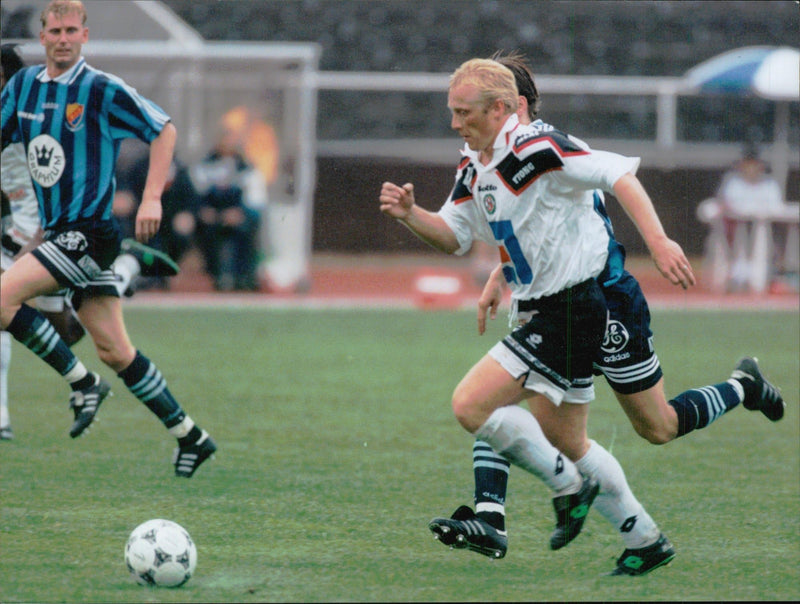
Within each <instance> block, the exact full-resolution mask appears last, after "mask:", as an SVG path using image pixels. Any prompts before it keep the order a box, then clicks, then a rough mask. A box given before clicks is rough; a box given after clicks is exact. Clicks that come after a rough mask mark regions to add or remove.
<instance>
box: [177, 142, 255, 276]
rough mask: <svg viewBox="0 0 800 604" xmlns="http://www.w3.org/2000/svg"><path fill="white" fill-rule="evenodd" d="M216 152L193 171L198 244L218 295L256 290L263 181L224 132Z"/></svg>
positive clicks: (236, 143)
mask: <svg viewBox="0 0 800 604" xmlns="http://www.w3.org/2000/svg"><path fill="white" fill-rule="evenodd" d="M218 140H219V142H218V143H217V145H216V146H215V147H214V149H213V150H212V151H211V153H209V155H208V156H206V158H205V159H203V160H202V161H200V162H199V163H198V164H197V165H195V166H194V167H193V168H192V170H191V177H192V183H193V184H194V187H195V189H196V190H197V192H198V195H199V199H198V209H197V243H198V246H199V247H200V251H201V252H202V254H203V256H204V257H205V261H206V270H207V271H208V272H209V273H210V274H211V276H212V278H213V279H214V287H215V288H216V289H217V290H219V291H231V290H256V289H258V281H257V278H256V260H257V255H258V232H259V228H260V225H261V213H262V211H263V209H264V207H265V206H266V203H267V186H266V182H265V181H264V177H263V176H262V175H261V173H260V172H259V171H258V170H256V169H255V168H254V167H253V166H252V165H251V164H249V163H248V162H247V160H245V158H244V156H243V155H242V153H241V151H240V149H239V140H238V136H237V135H236V134H235V133H233V132H223V133H222V135H221V136H220V137H219V139H218Z"/></svg>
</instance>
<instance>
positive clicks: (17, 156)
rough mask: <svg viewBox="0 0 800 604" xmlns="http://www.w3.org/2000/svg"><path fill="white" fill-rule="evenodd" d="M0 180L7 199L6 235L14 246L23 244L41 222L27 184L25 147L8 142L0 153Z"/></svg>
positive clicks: (33, 194) (29, 176) (33, 192)
mask: <svg viewBox="0 0 800 604" xmlns="http://www.w3.org/2000/svg"><path fill="white" fill-rule="evenodd" d="M0 182H1V183H2V188H3V191H5V193H6V195H8V198H9V201H10V202H11V216H12V224H11V226H10V228H9V231H8V235H9V236H10V237H11V238H12V239H13V240H14V242H15V243H16V244H17V245H20V246H23V245H25V244H26V243H28V241H30V240H31V238H32V237H33V236H34V235H35V234H36V231H37V230H38V229H39V225H40V224H41V221H40V219H39V202H38V201H37V200H36V193H35V191H34V190H33V185H32V184H31V175H30V173H29V172H28V162H27V161H26V160H25V148H24V147H23V146H22V144H21V143H12V144H10V145H8V147H6V148H5V149H3V154H2V156H0Z"/></svg>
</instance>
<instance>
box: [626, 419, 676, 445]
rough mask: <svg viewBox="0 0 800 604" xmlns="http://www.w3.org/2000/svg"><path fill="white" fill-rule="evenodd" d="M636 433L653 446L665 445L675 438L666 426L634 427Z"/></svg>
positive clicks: (641, 425)
mask: <svg viewBox="0 0 800 604" xmlns="http://www.w3.org/2000/svg"><path fill="white" fill-rule="evenodd" d="M634 428H635V429H636V433H637V434H638V435H639V436H641V437H642V438H643V439H645V440H646V441H647V442H649V443H650V444H651V445H665V444H667V443H668V442H670V441H671V440H673V439H674V438H675V435H674V434H671V432H670V430H668V429H666V428H665V427H664V426H654V425H651V424H636V425H634Z"/></svg>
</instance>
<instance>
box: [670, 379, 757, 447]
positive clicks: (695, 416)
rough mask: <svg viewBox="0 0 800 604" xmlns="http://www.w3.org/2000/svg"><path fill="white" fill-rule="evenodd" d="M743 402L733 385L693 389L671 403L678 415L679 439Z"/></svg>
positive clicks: (726, 384) (703, 426)
mask: <svg viewBox="0 0 800 604" xmlns="http://www.w3.org/2000/svg"><path fill="white" fill-rule="evenodd" d="M741 402H742V399H741V396H740V394H739V393H738V392H737V391H736V389H735V388H734V387H733V385H732V384H730V383H729V382H723V383H722V384H716V385H714V386H704V387H702V388H693V389H692V390H687V391H686V392H682V393H680V394H679V395H678V396H676V397H675V398H674V399H672V400H671V401H669V403H668V404H669V405H671V406H672V407H673V408H674V409H675V412H676V413H677V414H678V437H680V436H683V435H684V434H688V433H689V432H691V431H692V430H700V429H701V428H705V427H706V426H708V425H709V424H711V423H712V422H713V421H714V420H715V419H717V418H718V417H720V416H721V415H722V414H724V413H727V412H728V411H730V410H731V409H733V408H734V407H736V406H737V405H738V404H739V403H741Z"/></svg>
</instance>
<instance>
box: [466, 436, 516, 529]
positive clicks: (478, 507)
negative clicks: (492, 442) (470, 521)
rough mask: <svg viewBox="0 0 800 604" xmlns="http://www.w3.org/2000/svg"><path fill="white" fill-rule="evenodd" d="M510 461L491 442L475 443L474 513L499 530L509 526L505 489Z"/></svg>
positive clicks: (473, 454) (473, 450)
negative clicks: (493, 447) (496, 450)
mask: <svg viewBox="0 0 800 604" xmlns="http://www.w3.org/2000/svg"><path fill="white" fill-rule="evenodd" d="M510 467H511V464H510V463H509V462H508V460H507V459H506V458H505V457H503V456H502V455H500V454H498V453H496V452H495V451H494V449H492V447H491V446H489V444H488V443H485V442H483V441H482V440H476V441H475V444H474V445H473V446H472V471H473V473H474V475H475V514H476V515H477V516H478V517H479V518H481V519H483V520H485V521H486V522H488V523H489V524H491V525H492V526H493V527H494V528H496V529H497V530H500V531H504V530H505V529H506V524H505V523H506V515H505V503H506V490H507V488H508V474H509V468H510Z"/></svg>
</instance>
